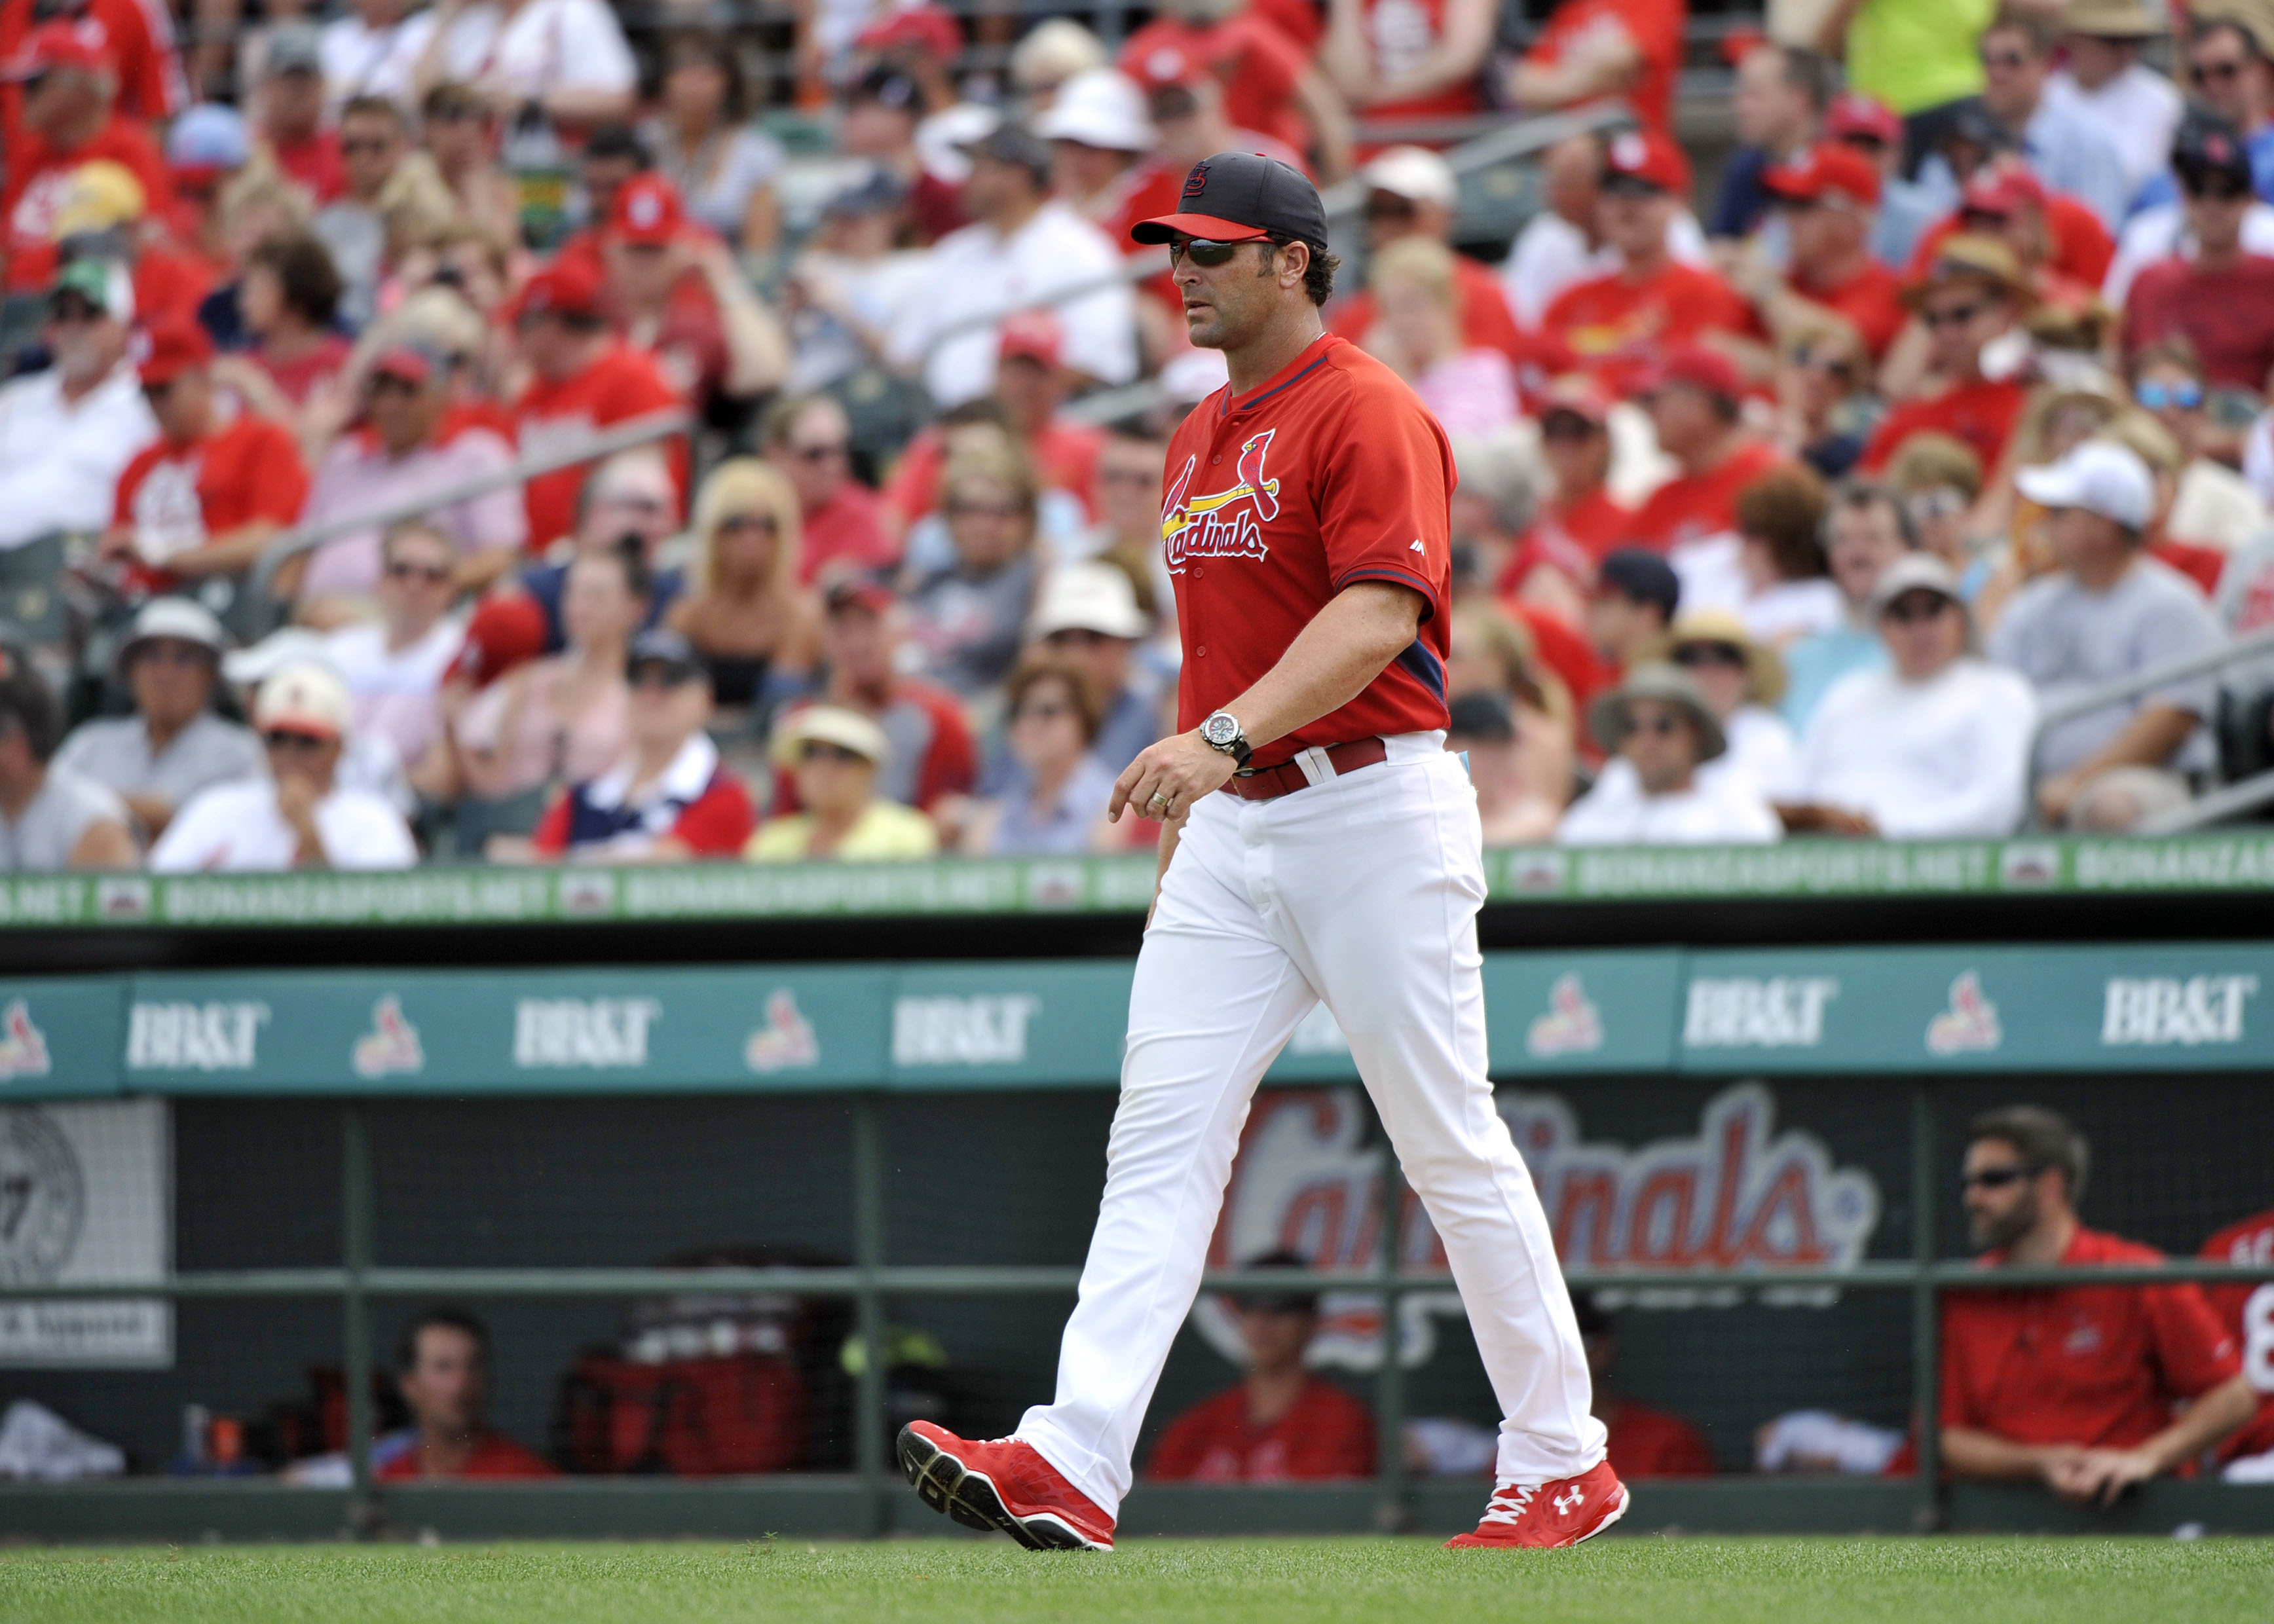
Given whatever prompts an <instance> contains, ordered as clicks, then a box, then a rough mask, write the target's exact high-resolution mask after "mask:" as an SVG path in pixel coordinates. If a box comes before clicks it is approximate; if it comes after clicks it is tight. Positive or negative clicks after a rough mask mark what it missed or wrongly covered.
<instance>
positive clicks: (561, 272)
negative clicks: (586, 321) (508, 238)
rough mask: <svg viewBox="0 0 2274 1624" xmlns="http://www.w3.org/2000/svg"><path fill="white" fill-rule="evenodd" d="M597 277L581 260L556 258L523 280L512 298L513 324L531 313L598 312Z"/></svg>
mask: <svg viewBox="0 0 2274 1624" xmlns="http://www.w3.org/2000/svg"><path fill="white" fill-rule="evenodd" d="M599 313H600V279H599V276H598V275H596V274H594V273H593V271H592V268H591V266H590V265H588V264H587V263H586V262H585V261H584V260H583V259H556V260H554V261H553V263H552V264H551V265H548V266H546V267H545V268H544V269H543V270H541V271H539V272H538V273H537V274H536V275H534V276H532V277H531V278H530V279H529V281H528V282H525V283H523V286H522V289H521V292H520V294H519V295H518V296H517V297H516V298H515V300H514V302H513V319H514V321H515V323H516V325H518V324H520V323H521V322H523V321H526V320H529V319H530V318H531V316H597V315H599Z"/></svg>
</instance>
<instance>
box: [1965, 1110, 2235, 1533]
mask: <svg viewBox="0 0 2274 1624" xmlns="http://www.w3.org/2000/svg"><path fill="white" fill-rule="evenodd" d="M2087 1161H2088V1150H2087V1147H2086V1145H2085V1142H2084V1136H2083V1135H2082V1134H2081V1133H2079V1132H2077V1131H2076V1130H2075V1129H2074V1128H2073V1127H2071V1126H2070V1125H2069V1124H2067V1122H2066V1121H2064V1120H2063V1119H2062V1118H2061V1117H2059V1116H2056V1115H2055V1114H2054V1113H2053V1112H2052V1111H2049V1110H2046V1109H2044V1108H2043V1107H2042V1106H2035V1105H2014V1106H2007V1107H2006V1108H2004V1109H2000V1110H1994V1111H1988V1112H1985V1113H1984V1114H1983V1115H1982V1116H1977V1117H1976V1118H1975V1119H1974V1121H1973V1123H1972V1124H1970V1126H1969V1128H1968V1131H1967V1145H1966V1162H1965V1174H1964V1177H1962V1180H1961V1181H1960V1182H1961V1184H1962V1187H1963V1199H1964V1202H1965V1207H1966V1222H1967V1228H1968V1231H1969V1234H1970V1236H1971V1237H1972V1239H1973V1242H1974V1244H1975V1245H1977V1246H1978V1247H1980V1248H1981V1249H1982V1253H1983V1256H1982V1265H1983V1267H1984V1268H1988V1269H1997V1268H2001V1267H2007V1266H2009V1265H2014V1266H2021V1267H2037V1268H2044V1267H2053V1266H2055V1265H2059V1266H2060V1267H2074V1268H2080V1269H2089V1268H2091V1267H2095V1266H2105V1265H2116V1266H2119V1267H2122V1266H2127V1265H2130V1266H2138V1265H2141V1264H2152V1263H2157V1262H2160V1261H2161V1260H2162V1258H2163V1254H2162V1253H2161V1252H2157V1251H2155V1250H2154V1249H2153V1248H2152V1247H2148V1246H2142V1245H2140V1244H2137V1243H2135V1242H2133V1241H2127V1240H2121V1239H2119V1238H2118V1237H2115V1236H2113V1235H2105V1234H2102V1233H2100V1232H2099V1231H2097V1230H2094V1229H2086V1228H2085V1227H2084V1226H2083V1225H2082V1223H2080V1222H2077V1215H2076V1202H2077V1199H2078V1198H2079V1197H2081V1196H2082V1194H2083V1193H2084V1177H2085V1169H2086V1165H2087ZM2182 1401H2190V1402H2187V1407H2186V1409H2185V1410H2184V1411H2183V1412H2181V1413H2178V1414H2177V1417H2176V1418H2174V1412H2175V1410H2177V1407H2178V1406H2179V1404H2180V1402H2182ZM2255 1404H2256V1398H2255V1395H2253V1394H2252V1392H2251V1390H2250V1385H2249V1383H2248V1381H2246V1380H2244V1379H2243V1376H2242V1373H2241V1365H2240V1359H2239V1357H2237V1355H2236V1351H2235V1345H2234V1337H2233V1335H2232V1334H2231V1333H2229V1332H2228V1331H2227V1329H2226V1327H2224V1326H2222V1325H2221V1324H2220V1323H2219V1321H2218V1316H2217V1315H2215V1314H2213V1313H2212V1312H2211V1309H2210V1304H2209V1303H2208V1302H2207V1301H2205V1300H2204V1297H2203V1294H2202V1288H2200V1287H2198V1286H2193V1285H2185V1284H2181V1285H2170V1286H2088V1285H2074V1286H2052V1287H2045V1286H2033V1287H2022V1288H2018V1289H1997V1290H1967V1291H1953V1292H1951V1293H1949V1294H1948V1295H1947V1296H1946V1297H1944V1298H1943V1330H1942V1415H1941V1417H1940V1420H1941V1426H1942V1455H1943V1460H1944V1462H1945V1463H1946V1465H1947V1466H1948V1467H1949V1469H1950V1470H1951V1471H1953V1472H1954V1473H1956V1474H1957V1475H1958V1476H1960V1477H2035V1478H2039V1479H2041V1480H2043V1481H2044V1483H2045V1484H2046V1485H2047V1486H2049V1487H2050V1488H2051V1489H2052V1491H2053V1492H2055V1493H2056V1494H2059V1495H2060V1496H2061V1497H2062V1498H2063V1499H2065V1500H2078V1501H2082V1502H2084V1503H2087V1504H2096V1505H2104V1506H2105V1505H2112V1504H2114V1503H2115V1501H2116V1500H2117V1499H2118V1498H2119V1497H2120V1495H2122V1494H2123V1492H2125V1491H2126V1490H2127V1489H2128V1488H2130V1487H2131V1486H2132V1485H2134V1484H2135V1483H2142V1482H2145V1481H2146V1480H2147V1479H2149V1478H2150V1477H2160V1476H2162V1475H2163V1474H2164V1473H2165V1472H2168V1471H2171V1470H2174V1469H2175V1468H2177V1467H2179V1466H2180V1465H2182V1464H2184V1463H2185V1462H2189V1461H2192V1460H2194V1459H2195V1457H2196V1456H2197V1455H2201V1454H2202V1452H2203V1451H2204V1450H2206V1449H2209V1448H2210V1447H2213V1446H2214V1445H2216V1444H2218V1443H2219V1442H2220V1441H2221V1440H2224V1439H2225V1438H2226V1437H2227V1436H2228V1435H2229V1434H2230V1433H2232V1432H2235V1431H2236V1430H2237V1429H2238V1428H2240V1426H2241V1425H2243V1423H2244V1422H2246V1421H2248V1419H2249V1418H2250V1414H2251V1410H2253V1409H2254V1408H2255Z"/></svg>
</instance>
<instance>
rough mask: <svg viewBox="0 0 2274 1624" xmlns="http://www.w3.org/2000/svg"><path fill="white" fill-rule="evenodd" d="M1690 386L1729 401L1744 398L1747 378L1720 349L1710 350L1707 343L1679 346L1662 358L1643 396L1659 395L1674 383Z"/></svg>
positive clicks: (1639, 392)
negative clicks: (1661, 390)
mask: <svg viewBox="0 0 2274 1624" xmlns="http://www.w3.org/2000/svg"><path fill="white" fill-rule="evenodd" d="M1677 383H1680V384H1688V385H1689V386H1690V387H1691V388H1693V389H1697V390H1700V391H1702V392H1703V393H1705V394H1707V395H1720V396H1721V398H1722V399H1723V400H1725V401H1738V400H1742V399H1743V398H1744V394H1745V380H1744V375H1743V373H1742V372H1738V371H1737V364H1736V362H1735V361H1732V360H1731V359H1729V357H1727V356H1725V355H1723V354H1722V353H1721V351H1720V350H1708V349H1707V348H1706V346H1705V345H1703V344H1675V345H1674V346H1672V347H1671V348H1670V349H1668V350H1667V352H1666V354H1665V355H1664V356H1662V357H1660V359H1659V363H1658V365H1656V366H1654V367H1653V368H1651V371H1650V375H1649V376H1648V377H1647V378H1645V379H1644V380H1643V384H1642V387H1641V388H1640V389H1639V390H1638V391H1637V393H1638V394H1642V395H1655V394H1657V393H1658V392H1659V391H1660V389H1663V388H1666V387H1668V386H1669V385H1672V384H1677Z"/></svg>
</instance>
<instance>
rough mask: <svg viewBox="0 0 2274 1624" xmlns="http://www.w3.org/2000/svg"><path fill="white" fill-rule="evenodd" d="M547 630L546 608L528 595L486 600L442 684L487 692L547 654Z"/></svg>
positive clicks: (476, 611)
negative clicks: (464, 685)
mask: <svg viewBox="0 0 2274 1624" xmlns="http://www.w3.org/2000/svg"><path fill="white" fill-rule="evenodd" d="M545 630H546V628H545V605H542V604H540V603H538V601H537V600H536V599H535V598H531V597H530V596H529V594H528V593H526V592H508V593H507V594H505V595H504V596H503V597H500V598H484V599H482V601H481V605H480V607H478V608H477V609H476V610H475V611H474V618H473V619H472V620H469V621H467V622H466V640H465V642H464V643H463V644H462V645H460V647H459V650H458V655H457V658H456V659H454V660H452V661H451V662H450V666H449V669H448V670H447V671H445V672H444V673H442V680H444V681H446V682H452V681H459V680H464V681H468V682H471V683H472V684H473V685H474V686H475V687H476V688H487V687H488V686H489V685H490V684H491V683H493V682H494V681H496V680H498V679H499V678H500V677H501V676H503V675H505V673H507V672H508V671H511V670H512V669H513V668H514V667H515V666H516V665H522V664H523V663H525V662H527V661H529V660H533V659H535V658H537V657H538V655H540V654H542V653H544V652H545Z"/></svg>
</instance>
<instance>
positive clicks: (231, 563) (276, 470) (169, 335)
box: [102, 320, 308, 592]
mask: <svg viewBox="0 0 2274 1624" xmlns="http://www.w3.org/2000/svg"><path fill="white" fill-rule="evenodd" d="M147 346H148V349H147V354H146V355H145V356H144V357H143V360H142V364H141V367H140V369H139V370H140V372H141V378H142V398H143V399H144V400H146V401H147V402H149V403H150V411H151V414H152V415H153V416H154V417H156V418H157V419H158V432H159V439H158V440H157V441H156V442H155V443H154V444H152V445H150V446H147V447H144V448H143V449H142V451H141V452H140V453H139V454H138V455H136V457H135V458H134V460H133V461H132V462H129V463H128V464H127V465H126V471H125V472H124V473H123V474H121V475H120V476H119V478H118V504H117V513H116V514H115V515H113V516H112V520H111V525H110V529H109V530H107V531H105V532H104V534H103V538H102V549H103V552H104V553H105V554H106V555H108V556H110V557H115V558H119V559H124V560H127V561H128V562H129V563H130V564H131V565H132V567H133V568H135V570H136V571H137V573H138V574H139V575H140V576H142V581H141V584H142V585H143V586H144V587H145V588H147V590H151V591H154V592H165V591H170V590H174V588H175V587H176V586H177V585H178V584H179V583H181V582H183V581H185V580H197V579H199V578H200V577H203V576H207V575H242V574H243V573H244V572H245V570H247V569H250V568H252V564H253V562H254V560H257V559H259V558H260V550H261V549H262V548H263V547H265V546H267V545H268V543H269V541H270V540H271V538H274V537H275V535H276V534H277V533H278V532H279V531H280V530H284V529H285V528H286V527H288V526H289V525H290V524H291V523H292V521H293V520H295V519H297V517H299V515H300V504H301V503H302V501H304V500H305V499H306V497H307V494H308V470H307V469H306V468H305V467H304V466H303V465H302V463H301V462H300V447H298V445H297V443H295V442H294V440H293V439H292V436H291V433H290V431H288V430H286V429H284V428H282V427H281V426H280V425H276V424H275V423H271V422H269V421H268V420H267V418H265V417H254V416H252V415H251V414H250V413H247V414H245V415H244V416H241V417H237V418H235V419H233V420H232V421H230V422H229V423H226V424H224V423H223V422H222V420H221V414H220V412H219V411H218V410H215V402H214V385H213V373H212V367H213V353H214V352H213V341H212V340H211V339H209V338H207V336H206V330H205V329H204V328H203V327H200V326H198V325H197V324H196V323H195V322H193V321H183V320H175V321H174V322H171V323H169V324H167V325H164V326H161V327H158V328H156V329H155V330H154V331H153V332H152V333H151V334H150V335H148V338H147Z"/></svg>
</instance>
